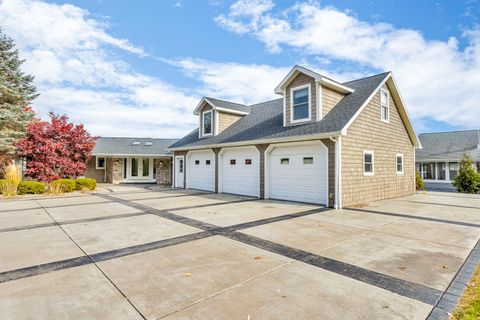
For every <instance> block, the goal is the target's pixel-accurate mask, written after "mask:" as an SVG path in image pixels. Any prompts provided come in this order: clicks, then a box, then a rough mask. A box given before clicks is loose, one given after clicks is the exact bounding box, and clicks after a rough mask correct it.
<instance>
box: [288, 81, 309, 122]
mask: <svg viewBox="0 0 480 320" xmlns="http://www.w3.org/2000/svg"><path fill="white" fill-rule="evenodd" d="M305 88H307V89H308V117H307V118H302V119H296V120H294V119H293V114H294V112H293V93H294V92H295V91H299V90H302V89H305ZM311 120H312V84H311V83H308V84H304V85H302V86H298V87H294V88H290V123H291V124H293V123H301V122H307V121H311Z"/></svg>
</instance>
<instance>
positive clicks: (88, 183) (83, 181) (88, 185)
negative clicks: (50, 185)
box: [75, 178, 97, 190]
mask: <svg viewBox="0 0 480 320" xmlns="http://www.w3.org/2000/svg"><path fill="white" fill-rule="evenodd" d="M75 182H76V189H77V190H95V189H96V188H97V180H95V179H91V178H77V180H75Z"/></svg>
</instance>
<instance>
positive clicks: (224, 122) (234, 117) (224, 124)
mask: <svg viewBox="0 0 480 320" xmlns="http://www.w3.org/2000/svg"><path fill="white" fill-rule="evenodd" d="M241 117H242V116H241V115H238V114H231V113H226V112H221V111H218V133H220V132H222V131H223V130H225V129H227V128H228V127H230V126H231V125H232V124H234V123H235V122H237V121H238V120H239V119H240V118H241Z"/></svg>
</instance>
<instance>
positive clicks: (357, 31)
mask: <svg viewBox="0 0 480 320" xmlns="http://www.w3.org/2000/svg"><path fill="white" fill-rule="evenodd" d="M268 3H269V1H254V0H241V1H238V2H236V3H235V4H233V5H232V6H231V7H230V11H229V13H228V14H226V15H220V16H218V17H217V18H216V21H217V23H218V24H219V25H221V26H223V27H224V28H226V29H228V30H230V31H232V32H235V33H238V34H245V33H248V34H250V35H252V36H253V37H255V38H257V39H258V40H259V41H261V42H263V43H264V44H265V46H266V47H267V49H268V50H270V51H271V52H272V53H278V52H280V51H281V50H282V48H283V47H289V48H294V49H297V50H298V51H299V52H301V53H303V54H305V55H306V56H310V57H311V56H320V57H321V58H320V59H325V58H326V59H335V60H337V61H346V62H347V63H350V64H352V63H353V64H355V65H356V66H357V67H359V68H364V67H370V68H374V69H376V70H378V71H383V70H392V71H393V73H394V75H395V76H396V78H397V80H398V82H399V85H400V90H401V91H402V93H403V96H404V98H405V100H406V102H407V106H408V107H409V110H410V113H411V114H412V115H413V118H414V119H416V120H417V122H420V121H423V120H425V119H434V120H436V121H443V122H446V123H449V124H451V125H456V126H461V127H480V117H479V116H478V114H479V112H480V106H479V104H478V101H480V90H478V85H479V83H480V27H479V26H476V27H474V28H472V29H467V30H465V31H464V33H463V36H464V37H465V39H466V40H467V42H468V45H467V47H466V48H463V49H461V48H459V45H458V42H459V41H458V39H456V38H454V37H451V38H450V39H448V41H439V40H428V39H426V38H425V37H424V36H423V34H422V33H421V32H419V31H417V30H412V29H399V28H395V27H394V26H392V25H390V24H386V23H369V22H365V21H362V20H360V19H358V18H357V17H355V16H354V15H353V14H352V13H351V12H348V11H347V12H342V11H339V10H337V9H335V8H333V7H321V6H320V5H319V4H318V3H316V2H306V3H298V4H295V5H293V6H291V7H290V8H287V9H286V10H283V11H280V12H274V10H273V6H272V5H268ZM270 4H271V3H270ZM245 7H246V8H248V10H239V8H245Z"/></svg>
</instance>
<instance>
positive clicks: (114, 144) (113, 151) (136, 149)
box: [92, 137, 177, 156]
mask: <svg viewBox="0 0 480 320" xmlns="http://www.w3.org/2000/svg"><path fill="white" fill-rule="evenodd" d="M176 141H177V139H153V138H116V137H100V138H98V139H97V142H96V144H95V148H94V149H93V152H92V154H93V155H105V156H108V155H148V156H152V155H170V154H171V152H170V151H168V150H167V148H168V147H169V146H170V145H171V144H172V143H174V142H176ZM134 142H140V144H138V145H134ZM149 143H151V145H149Z"/></svg>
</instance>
